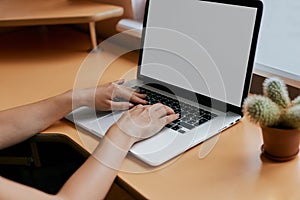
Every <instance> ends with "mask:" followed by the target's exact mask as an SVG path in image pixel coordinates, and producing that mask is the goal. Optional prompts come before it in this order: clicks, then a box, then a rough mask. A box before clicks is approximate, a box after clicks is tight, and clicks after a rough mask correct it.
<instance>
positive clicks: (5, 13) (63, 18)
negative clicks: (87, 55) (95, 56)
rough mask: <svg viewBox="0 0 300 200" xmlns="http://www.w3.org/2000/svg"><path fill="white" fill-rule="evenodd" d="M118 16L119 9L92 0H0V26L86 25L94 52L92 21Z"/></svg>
mask: <svg viewBox="0 0 300 200" xmlns="http://www.w3.org/2000/svg"><path fill="white" fill-rule="evenodd" d="M122 14H123V8H122V7H119V6H113V5H108V4H101V3H97V2H95V1H92V0H49V1H47V0H46V1H45V0H26V1H24V0H2V1H1V7H0V26H32V25H50V24H78V23H89V28H90V37H91V42H92V47H93V49H95V48H96V47H97V38H96V29H95V22H97V21H101V20H105V19H109V18H113V17H118V16H121V15H122Z"/></svg>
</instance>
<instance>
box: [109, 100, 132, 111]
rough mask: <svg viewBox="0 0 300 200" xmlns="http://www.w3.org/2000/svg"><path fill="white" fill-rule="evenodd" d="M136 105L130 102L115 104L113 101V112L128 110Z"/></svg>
mask: <svg viewBox="0 0 300 200" xmlns="http://www.w3.org/2000/svg"><path fill="white" fill-rule="evenodd" d="M133 106H134V105H133V104H132V103H130V102H126V101H125V102H115V101H111V110H128V109H129V108H132V107H133Z"/></svg>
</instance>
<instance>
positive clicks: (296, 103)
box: [292, 96, 300, 105]
mask: <svg viewBox="0 0 300 200" xmlns="http://www.w3.org/2000/svg"><path fill="white" fill-rule="evenodd" d="M292 104H293V105H298V104H300V96H298V97H296V98H295V99H294V100H293V101H292Z"/></svg>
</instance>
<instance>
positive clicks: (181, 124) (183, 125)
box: [179, 121, 195, 130]
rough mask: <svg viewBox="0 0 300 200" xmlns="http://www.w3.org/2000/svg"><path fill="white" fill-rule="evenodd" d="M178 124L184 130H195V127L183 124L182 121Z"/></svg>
mask: <svg viewBox="0 0 300 200" xmlns="http://www.w3.org/2000/svg"><path fill="white" fill-rule="evenodd" d="M179 124H180V126H182V127H184V128H186V129H189V130H191V129H193V128H195V126H193V125H191V124H188V123H186V122H183V121H181V122H180V123H179Z"/></svg>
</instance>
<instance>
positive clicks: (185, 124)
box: [139, 87, 217, 134]
mask: <svg viewBox="0 0 300 200" xmlns="http://www.w3.org/2000/svg"><path fill="white" fill-rule="evenodd" d="M139 92H140V93H142V94H146V95H147V96H146V99H145V100H146V101H148V103H149V104H155V103H159V102H160V103H162V104H164V105H167V106H169V107H171V108H172V109H173V110H174V111H175V113H179V118H178V119H177V120H175V121H173V122H172V123H170V124H167V125H166V127H167V128H171V129H173V130H175V131H178V132H179V133H182V134H184V133H186V132H187V131H188V130H191V129H193V128H195V127H197V126H200V125H201V124H203V123H205V122H207V121H209V120H211V119H212V118H214V117H216V116H217V115H216V114H214V113H211V112H209V111H206V110H203V109H201V108H197V107H195V106H192V105H189V104H186V103H184V102H180V101H178V100H176V99H173V98H170V97H167V96H165V95H162V94H159V93H156V92H153V91H151V90H148V89H146V88H143V87H139Z"/></svg>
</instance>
